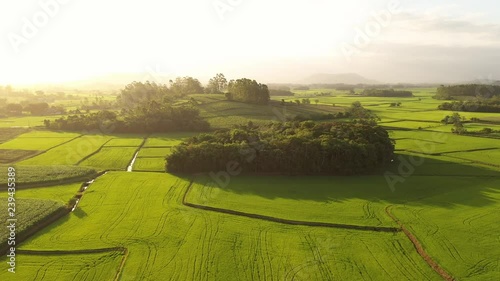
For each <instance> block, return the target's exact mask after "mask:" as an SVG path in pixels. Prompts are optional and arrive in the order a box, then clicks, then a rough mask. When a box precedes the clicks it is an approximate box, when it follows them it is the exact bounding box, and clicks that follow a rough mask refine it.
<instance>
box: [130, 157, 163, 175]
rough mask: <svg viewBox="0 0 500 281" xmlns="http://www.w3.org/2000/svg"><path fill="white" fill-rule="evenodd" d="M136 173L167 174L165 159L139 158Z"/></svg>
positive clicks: (135, 168)
mask: <svg viewBox="0 0 500 281" xmlns="http://www.w3.org/2000/svg"><path fill="white" fill-rule="evenodd" d="M133 169H134V171H154V172H165V157H154V158H137V160H136V161H135V163H134V168H133Z"/></svg>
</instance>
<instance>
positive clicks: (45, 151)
mask: <svg viewBox="0 0 500 281" xmlns="http://www.w3.org/2000/svg"><path fill="white" fill-rule="evenodd" d="M83 136H84V135H79V136H77V137H74V138H72V139H70V140H68V141H65V142H63V143H60V144H58V145H55V146H53V147H51V148H49V149H46V150H42V151H41V152H40V153H38V154H36V155H33V156H32V157H29V158H33V157H35V156H39V155H42V154H45V153H47V152H49V151H51V150H52V149H54V148H58V147H60V146H63V145H65V144H67V143H70V142H72V141H74V140H76V139H79V138H81V137H83ZM29 158H28V159H29Z"/></svg>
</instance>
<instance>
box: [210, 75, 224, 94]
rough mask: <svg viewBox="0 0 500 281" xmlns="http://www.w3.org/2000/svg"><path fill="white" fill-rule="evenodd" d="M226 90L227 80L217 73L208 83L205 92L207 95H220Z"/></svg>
mask: <svg viewBox="0 0 500 281" xmlns="http://www.w3.org/2000/svg"><path fill="white" fill-rule="evenodd" d="M226 88H227V79H226V77H225V76H224V74H222V73H217V75H215V77H213V78H211V79H210V80H209V81H208V85H207V88H206V89H205V91H206V92H207V94H222V93H223V92H224V90H225V89H226Z"/></svg>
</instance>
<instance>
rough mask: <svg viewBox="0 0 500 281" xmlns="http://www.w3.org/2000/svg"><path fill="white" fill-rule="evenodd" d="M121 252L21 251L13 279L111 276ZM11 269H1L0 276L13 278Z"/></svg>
mask: <svg viewBox="0 0 500 281" xmlns="http://www.w3.org/2000/svg"><path fill="white" fill-rule="evenodd" d="M122 258H123V255H122V254H121V253H119V252H109V253H89V254H71V253H68V254H67V253H63V254H59V253H50V252H48V253H37V254H31V253H21V254H19V255H18V259H19V260H22V261H23V268H22V270H21V269H19V270H18V271H16V273H15V278H16V279H15V280H88V281H92V280H103V281H104V280H113V279H114V278H115V275H116V271H117V270H118V268H119V266H120V263H121V260H122ZM12 275H13V274H12V273H10V272H7V270H4V271H2V272H0V278H1V279H2V280H13V279H12V278H13V277H12Z"/></svg>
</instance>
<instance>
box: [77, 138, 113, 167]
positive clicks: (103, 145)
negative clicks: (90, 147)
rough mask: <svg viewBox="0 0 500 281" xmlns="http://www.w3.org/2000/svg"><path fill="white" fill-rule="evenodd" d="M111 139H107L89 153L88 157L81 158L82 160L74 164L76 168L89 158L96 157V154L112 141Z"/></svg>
mask: <svg viewBox="0 0 500 281" xmlns="http://www.w3.org/2000/svg"><path fill="white" fill-rule="evenodd" d="M112 140H113V139H109V140H107V141H106V142H105V143H103V144H102V145H101V146H100V147H99V148H98V149H97V150H96V151H94V152H92V153H90V154H89V155H87V156H85V157H83V158H82V159H80V161H78V162H76V164H75V165H76V166H78V165H80V164H81V163H82V162H83V161H85V160H87V159H89V158H90V157H92V156H94V155H96V154H97V153H99V152H101V150H102V149H103V148H104V147H105V146H106V144H107V143H108V142H110V141H112Z"/></svg>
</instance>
